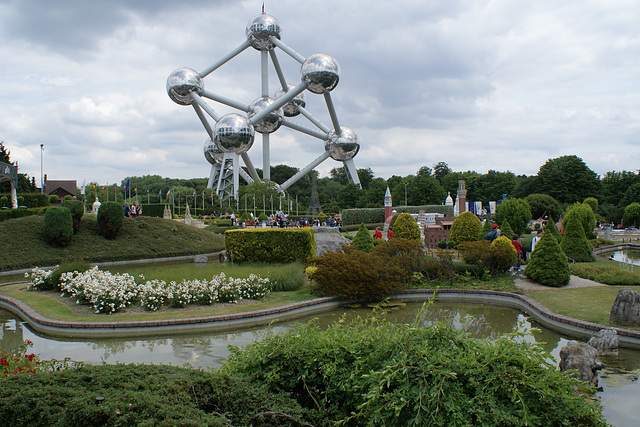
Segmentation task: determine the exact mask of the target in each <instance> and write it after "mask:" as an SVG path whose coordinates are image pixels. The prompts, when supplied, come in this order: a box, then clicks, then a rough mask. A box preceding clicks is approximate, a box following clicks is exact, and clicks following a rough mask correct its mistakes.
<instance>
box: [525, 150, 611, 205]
mask: <svg viewBox="0 0 640 427" xmlns="http://www.w3.org/2000/svg"><path fill="white" fill-rule="evenodd" d="M538 186H539V192H540V193H545V194H548V195H550V196H551V197H553V198H554V199H556V200H558V201H559V202H560V203H573V202H576V201H578V200H584V199H585V198H587V197H593V196H598V195H599V194H600V190H601V186H600V180H599V179H598V174H596V173H595V172H594V171H592V170H591V169H589V168H588V167H587V165H586V164H585V163H584V161H583V160H582V159H581V158H580V157H578V156H575V155H570V156H562V157H558V158H556V159H549V160H547V162H546V163H545V164H544V165H542V166H541V167H540V170H539V171H538Z"/></svg>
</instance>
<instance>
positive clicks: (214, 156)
mask: <svg viewBox="0 0 640 427" xmlns="http://www.w3.org/2000/svg"><path fill="white" fill-rule="evenodd" d="M223 156H224V153H223V152H222V150H221V149H220V148H219V147H218V146H217V145H216V144H215V142H213V141H212V140H210V139H207V140H206V141H205V143H204V158H205V159H207V161H208V162H209V163H211V164H212V165H218V164H220V163H222V158H223Z"/></svg>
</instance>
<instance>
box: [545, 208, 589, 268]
mask: <svg viewBox="0 0 640 427" xmlns="http://www.w3.org/2000/svg"><path fill="white" fill-rule="evenodd" d="M565 226H566V228H565V229H564V237H563V238H562V243H560V247H561V248H562V251H563V252H564V254H565V255H566V256H567V258H568V259H569V261H572V262H591V261H595V258H594V257H593V255H592V253H591V246H590V245H589V241H588V240H587V236H585V234H584V229H583V228H582V224H580V222H579V221H578V218H577V217H576V216H575V215H570V216H569V218H567V220H566V222H565ZM536 248H537V246H536Z"/></svg>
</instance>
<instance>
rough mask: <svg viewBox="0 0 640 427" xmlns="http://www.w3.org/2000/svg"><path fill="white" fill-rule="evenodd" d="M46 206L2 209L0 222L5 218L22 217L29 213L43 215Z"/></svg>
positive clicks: (29, 214)
mask: <svg viewBox="0 0 640 427" xmlns="http://www.w3.org/2000/svg"><path fill="white" fill-rule="evenodd" d="M47 209H48V207H44V208H29V209H2V210H0V222H2V221H5V220H7V219H14V218H22V217H25V216H31V215H44V213H45V212H46V211H47Z"/></svg>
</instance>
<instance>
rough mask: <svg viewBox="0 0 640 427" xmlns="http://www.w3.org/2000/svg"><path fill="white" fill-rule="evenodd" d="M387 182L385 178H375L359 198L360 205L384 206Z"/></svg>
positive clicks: (368, 206) (367, 206) (370, 206)
mask: <svg viewBox="0 0 640 427" xmlns="http://www.w3.org/2000/svg"><path fill="white" fill-rule="evenodd" d="M386 191H387V182H386V181H385V180H384V179H383V178H374V179H373V180H372V181H371V182H370V183H369V185H368V188H367V189H366V190H363V191H362V195H361V196H360V199H359V200H358V206H360V207H363V208H378V207H382V206H384V193H385V192H386Z"/></svg>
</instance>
